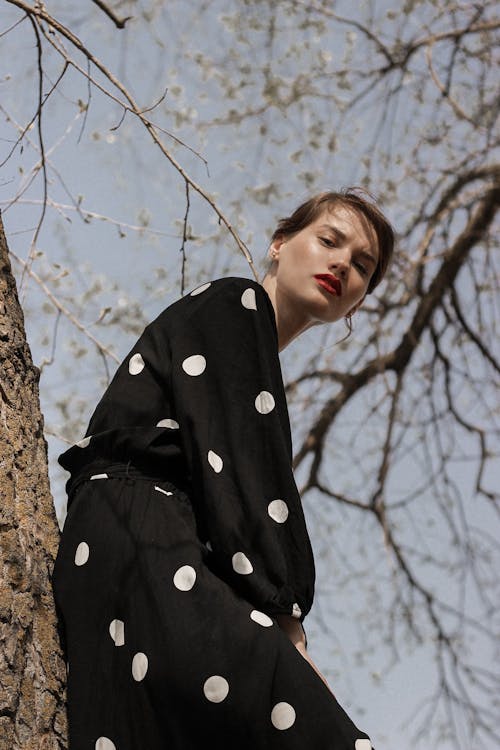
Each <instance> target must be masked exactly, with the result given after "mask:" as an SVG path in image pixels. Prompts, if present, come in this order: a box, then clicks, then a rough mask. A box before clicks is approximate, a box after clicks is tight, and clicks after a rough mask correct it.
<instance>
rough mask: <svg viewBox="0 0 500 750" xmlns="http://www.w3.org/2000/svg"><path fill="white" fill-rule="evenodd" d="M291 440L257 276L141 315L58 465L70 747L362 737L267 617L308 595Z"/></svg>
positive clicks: (366, 743) (330, 743) (329, 745)
mask: <svg viewBox="0 0 500 750" xmlns="http://www.w3.org/2000/svg"><path fill="white" fill-rule="evenodd" d="M291 450H292V449H291V437H290V427H289V421H288V413H287V407H286V400H285V394H284V389H283V382H282V377H281V370H280V364H279V358H278V338H277V330H276V323H275V318H274V311H273V307H272V304H271V301H270V299H269V297H268V296H267V294H266V292H265V291H264V289H263V288H262V287H261V286H260V285H259V284H257V283H255V282H253V281H249V280H248V279H240V278H227V279H220V280H218V281H213V282H210V283H206V284H203V285H202V286H200V287H198V288H197V289H195V290H194V291H193V292H191V293H190V294H188V295H186V296H185V297H184V298H182V299H181V300H179V301H178V302H176V303H175V304H173V305H171V306H170V307H168V308H167V309H166V310H165V311H164V312H163V313H161V315H159V317H158V318H157V319H156V320H154V321H153V322H152V323H151V324H150V325H148V326H147V327H146V329H145V331H144V333H143V334H142V336H141V337H140V338H139V340H138V341H137V343H136V345H135V346H134V348H133V349H132V351H131V352H130V354H129V355H128V356H127V357H126V359H125V360H124V362H123V363H122V364H121V365H120V367H119V368H118V370H117V372H116V374H115V376H114V378H113V380H112V382H111V384H110V385H109V387H108V389H107V390H106V392H105V393H104V395H103V397H102V399H101V401H100V403H99V404H98V406H97V408H96V410H95V412H94V414H93V415H92V418H91V420H90V424H89V428H88V430H87V434H86V437H84V438H83V439H82V440H80V441H79V442H78V443H76V444H75V445H74V446H72V447H71V448H70V449H69V450H67V451H66V452H65V453H63V454H62V455H61V456H60V458H59V461H60V463H61V465H62V466H63V467H64V468H66V469H67V470H68V471H69V472H70V473H71V476H70V479H69V480H68V483H67V491H68V514H67V518H66V522H65V526H64V530H63V534H62V539H61V544H60V548H59V552H58V556H57V560H56V564H55V568H54V574H53V586H54V594H55V599H56V605H57V609H58V614H59V621H60V628H61V638H62V641H63V644H64V647H65V650H66V654H67V659H68V719H69V735H70V750H195V749H196V750H198V749H199V748H204V749H208V750H209V749H210V748H220V749H221V750H225V749H226V748H227V749H228V750H229V748H231V750H234V748H238V750H245V749H246V748H248V750H250V749H252V750H255V748H280V749H282V750H299V749H300V750H305V749H307V750H370V749H371V747H372V746H371V744H370V740H369V739H368V737H367V736H366V734H364V733H363V732H361V731H360V730H358V729H357V728H356V726H355V725H354V724H353V722H352V721H351V719H350V718H349V717H348V716H347V714H346V713H345V712H344V711H343V709H342V708H341V707H340V705H339V704H338V703H337V701H336V699H335V698H334V697H333V695H332V694H331V692H330V691H329V690H328V688H327V687H326V686H325V684H324V683H323V682H322V680H321V679H320V678H319V677H318V675H317V674H316V673H315V671H314V670H313V669H312V667H311V666H310V665H309V664H308V662H307V661H306V660H305V659H304V658H303V657H302V656H301V654H300V653H299V652H298V651H297V649H296V648H295V647H294V646H293V644H292V643H291V642H290V640H289V638H288V637H287V635H286V634H285V633H284V632H283V631H282V630H281V629H280V628H279V627H278V625H277V622H276V616H277V615H279V614H287V615H290V616H291V617H294V618H296V619H297V620H298V621H302V620H303V619H304V617H305V615H306V614H307V613H308V611H309V609H310V607H311V604H312V599H313V589H314V562H313V556H312V551H311V546H310V542H309V537H308V534H307V530H306V526H305V522H304V516H303V512H302V507H301V502H300V497H299V495H298V492H297V488H296V485H295V481H294V478H293V473H292V468H291Z"/></svg>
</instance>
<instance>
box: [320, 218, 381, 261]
mask: <svg viewBox="0 0 500 750" xmlns="http://www.w3.org/2000/svg"><path fill="white" fill-rule="evenodd" d="M325 229H326V230H327V231H328V232H331V233H332V234H334V235H335V237H336V238H337V239H338V240H339V241H340V242H346V241H347V239H348V238H347V235H346V234H345V232H343V231H342V230H341V229H339V228H338V227H336V226H334V225H333V224H323V225H322V226H320V230H325ZM358 254H359V255H361V256H362V257H363V258H365V259H366V260H367V261H370V262H371V263H373V265H374V266H376V265H377V259H376V258H375V256H374V255H372V254H371V253H369V252H368V250H358Z"/></svg>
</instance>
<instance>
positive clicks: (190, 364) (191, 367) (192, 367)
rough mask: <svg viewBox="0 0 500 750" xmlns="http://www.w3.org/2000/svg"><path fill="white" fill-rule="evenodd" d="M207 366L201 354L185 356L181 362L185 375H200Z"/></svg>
mask: <svg viewBox="0 0 500 750" xmlns="http://www.w3.org/2000/svg"><path fill="white" fill-rule="evenodd" d="M206 366H207V361H206V359H205V357H204V356H203V355H202V354H192V355H191V357H186V359H185V360H184V362H183V363H182V369H183V370H184V372H185V373H186V374H187V375H193V376H195V375H201V373H202V372H203V371H204V369H205V367H206Z"/></svg>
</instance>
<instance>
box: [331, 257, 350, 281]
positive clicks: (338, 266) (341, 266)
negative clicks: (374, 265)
mask: <svg viewBox="0 0 500 750" xmlns="http://www.w3.org/2000/svg"><path fill="white" fill-rule="evenodd" d="M329 266H330V269H331V270H332V272H333V273H334V274H335V275H336V276H339V277H340V278H343V279H345V277H346V276H347V273H348V271H349V264H348V263H347V261H346V259H345V258H338V257H337V258H335V259H332V260H331V261H330V264H329Z"/></svg>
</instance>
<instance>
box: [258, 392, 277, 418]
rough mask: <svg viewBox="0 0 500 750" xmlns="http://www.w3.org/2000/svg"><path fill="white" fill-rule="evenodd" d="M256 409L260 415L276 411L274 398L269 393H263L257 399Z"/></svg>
mask: <svg viewBox="0 0 500 750" xmlns="http://www.w3.org/2000/svg"><path fill="white" fill-rule="evenodd" d="M255 408H256V409H257V411H258V412H259V414H269V412H270V411H272V410H273V409H274V398H273V395H272V393H269V391H261V392H260V393H259V395H258V396H257V398H256V399H255Z"/></svg>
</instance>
